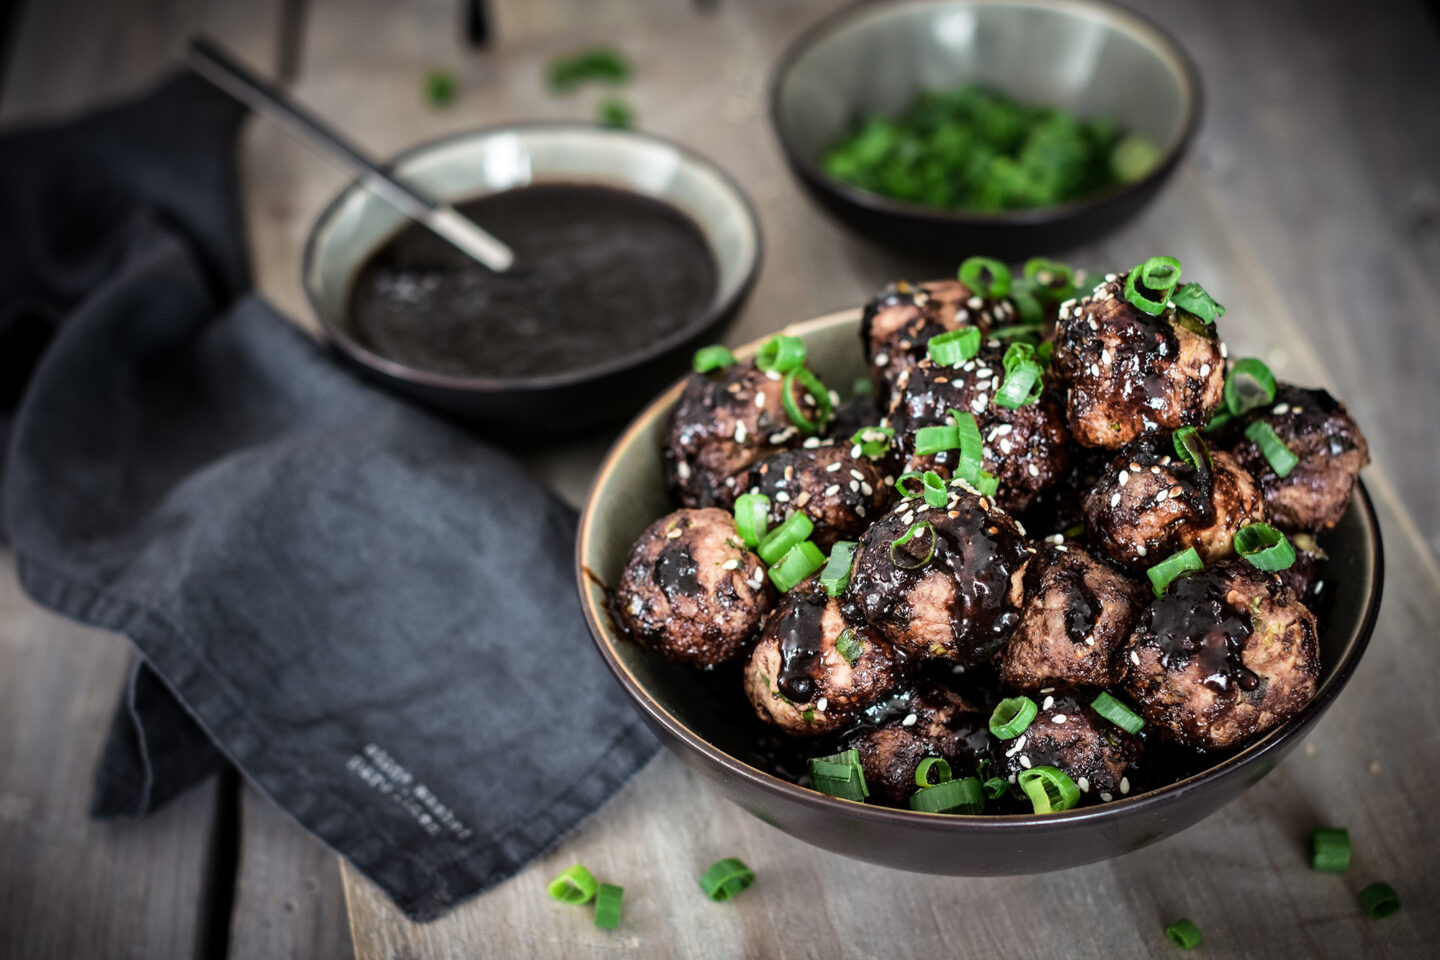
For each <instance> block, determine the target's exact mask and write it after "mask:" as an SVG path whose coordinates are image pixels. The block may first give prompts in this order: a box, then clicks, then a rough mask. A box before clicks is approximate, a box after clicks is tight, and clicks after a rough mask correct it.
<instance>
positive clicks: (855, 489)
mask: <svg viewBox="0 0 1440 960" xmlns="http://www.w3.org/2000/svg"><path fill="white" fill-rule="evenodd" d="M850 492H851V493H859V492H860V481H859V480H851V481H850Z"/></svg>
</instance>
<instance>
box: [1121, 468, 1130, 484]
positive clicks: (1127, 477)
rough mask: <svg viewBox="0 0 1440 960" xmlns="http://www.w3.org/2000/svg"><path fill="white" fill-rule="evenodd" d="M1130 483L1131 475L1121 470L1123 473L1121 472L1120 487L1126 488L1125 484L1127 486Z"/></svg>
mask: <svg viewBox="0 0 1440 960" xmlns="http://www.w3.org/2000/svg"><path fill="white" fill-rule="evenodd" d="M1129 482H1130V474H1129V473H1128V472H1126V471H1124V470H1121V471H1120V486H1122V487H1123V486H1125V484H1127V483H1129Z"/></svg>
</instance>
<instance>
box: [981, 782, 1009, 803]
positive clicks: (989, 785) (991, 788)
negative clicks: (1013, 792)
mask: <svg viewBox="0 0 1440 960" xmlns="http://www.w3.org/2000/svg"><path fill="white" fill-rule="evenodd" d="M1009 789H1010V781H1009V780H1006V779H1005V778H1004V777H991V778H990V779H989V780H986V781H985V796H987V797H989V798H990V799H991V800H999V799H1000V798H1001V797H1003V796H1004V795H1005V791H1006V790H1009Z"/></svg>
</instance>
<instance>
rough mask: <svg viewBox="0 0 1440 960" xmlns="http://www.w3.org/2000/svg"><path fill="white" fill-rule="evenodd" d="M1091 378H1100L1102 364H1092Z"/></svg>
mask: <svg viewBox="0 0 1440 960" xmlns="http://www.w3.org/2000/svg"><path fill="white" fill-rule="evenodd" d="M1090 376H1092V377H1098V376H1100V364H1098V363H1092V364H1090Z"/></svg>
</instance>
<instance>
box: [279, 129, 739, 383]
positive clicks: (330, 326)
mask: <svg viewBox="0 0 1440 960" xmlns="http://www.w3.org/2000/svg"><path fill="white" fill-rule="evenodd" d="M506 133H562V134H566V133H568V134H577V135H580V136H589V137H602V138H613V139H628V140H638V141H645V142H648V143H650V144H651V145H656V146H661V147H666V148H668V149H670V150H673V151H675V153H676V154H678V155H679V156H680V157H681V158H682V159H683V160H684V162H686V163H688V164H691V165H692V166H695V167H699V168H702V169H704V170H707V171H708V172H709V173H711V174H712V175H714V177H715V178H716V180H717V181H718V182H719V183H720V185H721V187H722V188H723V189H724V190H725V191H727V192H728V193H729V194H730V195H731V196H732V197H733V198H734V199H735V201H736V202H737V204H738V206H739V208H740V210H741V212H742V215H743V218H744V220H745V221H746V222H747V223H748V224H749V226H750V230H751V232H752V233H753V235H754V237H755V249H754V252H753V254H752V255H751V257H750V261H749V262H748V263H747V264H745V265H744V275H743V276H742V277H741V279H740V282H739V283H738V284H737V285H736V286H735V289H734V290H733V291H731V292H730V294H729V295H728V296H726V297H723V298H721V299H718V300H716V301H715V303H713V304H711V306H710V307H709V308H708V309H707V310H706V311H705V312H704V313H703V314H701V315H700V316H699V317H698V318H697V319H695V320H694V321H692V322H690V323H688V324H686V325H684V326H683V327H680V328H678V329H676V330H674V331H672V332H671V333H669V334H667V335H666V336H664V337H661V338H659V339H656V340H654V341H652V342H651V343H649V344H647V345H646V346H645V348H644V349H642V350H638V351H635V352H633V353H629V354H626V355H625V356H623V357H617V358H616V359H614V360H610V361H607V362H605V363H602V364H594V365H591V366H587V367H582V368H579V369H576V370H571V371H566V372H563V373H552V374H544V375H541V376H531V377H517V378H514V379H509V378H503V377H501V378H497V377H479V376H461V375H457V374H447V373H436V372H434V371H429V370H421V369H419V368H418V367H412V366H410V365H408V364H405V363H401V362H400V361H398V360H393V359H391V358H389V357H386V356H384V355H382V354H379V353H376V352H375V351H373V350H371V349H370V348H368V347H366V346H364V345H363V344H361V343H360V342H359V341H358V340H356V339H355V338H354V337H353V336H351V335H350V334H349V333H348V332H347V331H346V330H344V329H343V328H342V327H341V326H340V325H339V324H338V323H337V322H335V320H333V319H332V318H331V317H330V315H329V313H328V312H327V311H326V310H324V309H323V308H322V307H321V305H320V302H319V298H318V296H317V294H316V291H315V290H314V289H312V287H311V284H310V279H309V278H310V276H311V268H312V267H313V266H314V265H315V259H316V257H317V256H318V250H319V244H320V232H321V228H322V226H323V225H324V224H326V223H329V222H331V221H332V220H333V219H334V217H335V216H336V214H337V213H338V211H339V210H340V207H341V206H342V205H343V204H344V203H345V202H346V201H347V200H348V198H350V197H351V196H353V195H354V194H355V192H356V191H363V190H364V189H365V187H364V185H363V183H362V182H361V178H359V177H356V178H354V179H352V180H350V182H348V183H347V184H345V186H343V187H341V188H340V190H339V191H338V192H336V194H335V196H334V197H332V198H331V199H330V202H329V203H327V204H326V205H325V207H324V209H322V210H321V211H320V213H319V215H318V216H316V218H315V220H314V222H312V223H311V224H310V231H309V234H308V235H307V236H306V238H305V248H304V251H303V253H302V254H301V257H300V286H301V289H303V290H304V291H305V300H306V302H307V303H308V304H309V305H310V312H311V313H312V314H314V315H315V317H316V319H317V320H318V321H319V323H320V326H321V329H322V331H323V332H324V334H325V337H326V339H327V340H329V341H330V342H331V343H332V344H334V345H336V346H337V347H339V348H340V349H341V350H343V351H344V352H345V353H346V354H348V355H349V356H350V357H351V358H352V359H354V360H356V361H358V362H359V363H361V364H363V365H364V366H366V367H369V368H371V369H374V370H377V371H379V372H380V373H383V374H385V375H387V376H389V377H393V378H394V379H396V380H403V381H406V382H409V383H414V384H417V385H420V386H424V387H431V388H435V389H440V390H451V391H459V392H463V393H476V394H479V393H515V392H539V391H544V390H555V389H561V388H564V387H571V386H576V385H578V384H583V383H588V382H591V381H594V380H598V379H600V378H602V377H606V376H610V375H613V374H617V373H623V372H625V371H627V370H633V369H636V368H638V367H641V366H643V365H645V364H646V363H649V362H651V361H653V360H655V359H657V358H658V357H661V356H663V355H664V354H665V353H666V352H668V351H670V350H673V349H675V348H677V347H679V346H681V345H682V344H684V343H685V342H686V341H688V340H690V339H691V338H693V337H696V336H698V335H700V334H701V333H703V332H704V331H706V330H708V329H709V328H710V327H712V326H713V325H714V324H715V323H717V322H718V321H719V320H721V319H722V318H724V317H726V316H728V315H729V314H730V313H731V312H733V311H734V310H735V309H736V308H737V307H738V306H739V305H740V304H741V303H744V301H745V298H746V297H747V296H748V295H749V293H750V291H751V289H752V288H753V287H754V286H755V282H756V280H757V279H758V278H759V275H760V267H761V264H762V263H764V260H765V236H764V233H763V232H762V231H761V228H760V218H759V216H758V215H757V214H756V212H755V205H754V203H753V202H751V200H750V197H749V195H748V194H746V193H745V191H744V190H743V189H741V187H740V184H739V182H738V181H737V180H736V179H735V178H734V177H733V176H731V175H730V174H729V173H727V172H726V171H725V170H724V169H723V168H722V167H721V166H720V165H719V164H717V163H715V161H713V160H711V159H709V158H708V157H706V156H704V155H703V154H700V153H698V152H697V151H695V150H692V149H690V148H689V147H687V146H684V145H683V144H680V143H678V142H676V141H674V140H670V139H667V138H665V137H661V136H657V135H655V134H653V133H646V132H640V131H636V130H616V129H612V128H609V127H599V126H594V125H592V124H587V123H580V122H575V121H566V120H528V121H516V122H510V123H500V124H489V125H486V126H481V127H471V128H468V129H466V130H460V131H457V132H455V133H449V134H446V135H444V136H440V137H435V138H433V139H430V140H425V141H422V142H420V143H417V144H415V145H414V146H412V147H409V148H407V149H405V150H402V151H401V152H399V153H397V154H395V155H394V156H392V157H391V158H390V159H388V160H386V161H384V162H383V163H381V164H380V167H381V169H383V170H385V171H386V172H393V171H394V170H396V169H398V168H400V167H401V166H403V165H404V164H406V163H407V162H409V161H411V160H413V159H415V158H416V157H419V156H421V155H423V154H425V153H428V152H430V151H435V150H440V149H443V148H445V147H448V146H451V145H452V144H456V143H460V142H463V141H465V140H472V139H481V138H486V137H494V136H499V135H503V134H506ZM532 182H540V181H532ZM545 182H552V181H545ZM553 182H555V183H561V182H563V183H577V184H586V183H596V184H601V185H604V186H611V187H614V188H615V189H617V190H630V191H631V192H633V193H640V191H638V190H634V189H633V188H629V187H626V186H624V185H617V184H615V183H613V182H605V181H601V180H600V179H598V178H596V179H594V180H585V179H583V178H567V179H564V180H560V179H557V180H555V181H553ZM511 189H514V188H511ZM640 195H641V196H648V195H647V194H643V193H642V194H640ZM476 196H486V194H477V195H476ZM651 199H658V198H654V197H651ZM660 202H662V203H664V202H666V201H663V200H662V201H660ZM671 206H673V204H672V205H671ZM676 209H679V208H678V207H677V208H676ZM681 212H682V213H685V211H681ZM686 216H687V217H690V215H689V214H688V213H686ZM690 219H691V220H694V217H690ZM697 226H699V224H697ZM701 230H702V232H703V227H701ZM376 249H378V247H377V248H376ZM370 253H372V254H373V253H374V250H372V251H370ZM367 256H368V254H367Z"/></svg>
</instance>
